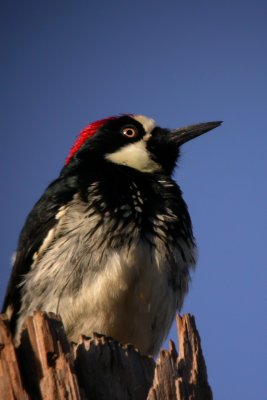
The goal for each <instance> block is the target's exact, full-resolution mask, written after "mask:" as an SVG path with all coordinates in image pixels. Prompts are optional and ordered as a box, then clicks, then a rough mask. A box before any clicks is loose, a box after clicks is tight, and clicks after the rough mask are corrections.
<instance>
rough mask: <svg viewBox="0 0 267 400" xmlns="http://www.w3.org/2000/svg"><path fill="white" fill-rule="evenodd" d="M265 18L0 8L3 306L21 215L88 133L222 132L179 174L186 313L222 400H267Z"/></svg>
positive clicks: (134, 5)
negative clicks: (190, 267) (187, 223)
mask: <svg viewBox="0 0 267 400" xmlns="http://www.w3.org/2000/svg"><path fill="white" fill-rule="evenodd" d="M266 20H267V3H266V1H265V0H262V1H261V0H255V1H253V2H252V1H241V0H239V1H235V0H233V1H229V0H224V1H220V2H218V1H211V0H201V1H185V0H184V1H180V0H176V1H174V0H167V1H165V2H163V1H155V0H154V1H152V0H142V1H141V0H136V1H134V2H130V1H126V0H124V1H122V0H118V1H113V2H110V1H107V0H106V1H98V2H93V1H91V2H89V1H85V0H84V1H76V2H75V1H69V0H64V1H51V0H50V1H49V0H46V1H41V0H39V1H35V0H31V1H29V0H24V1H19V0H12V1H10V0H9V1H8V0H3V1H2V2H1V5H0V31H1V104H0V106H1V114H2V115H1V120H0V127H1V146H0V152H1V169H0V174H1V186H2V188H1V193H2V196H1V210H0V212H1V225H2V229H1V253H0V258H1V260H0V261H1V272H0V274H1V275H0V298H1V299H0V300H2V298H3V295H4V290H5V286H6V283H7V280H8V276H9V271H10V259H11V255H12V253H13V251H14V250H15V248H16V243H17V238H18V234H19V232H20V229H21V227H22V225H23V223H24V220H25V217H26V215H27V213H28V212H29V211H30V209H31V207H32V205H33V204H34V202H35V201H36V200H37V199H38V198H39V196H40V195H41V194H42V192H43V190H44V188H45V187H46V186H47V185H48V183H49V182H50V181H51V180H52V179H53V178H55V177H56V176H57V174H58V172H59V170H60V169H61V167H62V165H63V163H64V159H65V157H66V156H67V154H68V151H69V149H70V147H71V145H72V143H73V141H74V138H75V136H76V135H77V134H78V133H79V131H80V130H81V128H82V127H84V126H85V125H86V124H87V123H89V122H91V121H94V120H96V119H98V118H102V117H106V116H109V115H113V114H118V113H124V112H130V113H141V114H145V115H148V116H151V117H153V118H154V119H156V120H157V122H158V124H159V125H161V126H164V127H179V126H183V125H184V124H191V123H197V122H201V121H209V120H211V121H212V120H223V121H224V124H223V126H222V127H221V128H219V129H216V130H215V131H212V132H210V133H208V134H207V135H204V136H202V137H201V138H198V139H196V140H195V141H192V142H189V143H188V144H186V145H185V146H184V147H183V152H182V154H183V155H182V159H181V161H180V167H179V169H177V171H176V174H175V178H176V180H177V181H178V183H179V184H180V186H181V187H182V190H183V192H184V197H185V199H186V201H187V203H188V206H189V208H190V213H191V216H192V219H193V224H194V231H195V236H196V238H197V241H198V247H199V262H198V266H197V270H196V272H195V273H194V274H193V279H192V285H191V289H190V293H189V295H188V297H187V299H186V302H185V305H184V309H183V312H190V313H192V314H194V315H195V317H196V321H197V325H198V329H199V331H200V335H201V338H202V345H203V350H204V355H205V358H206V362H207V368H208V374H209V380H210V384H211V386H212V388H213V392H214V397H215V399H218V400H223V399H234V398H235V399H252V398H253V399H263V398H266V397H267V384H266V360H267V352H266V336H267V315H266V314H267V313H266V309H267V299H266V297H267V296H266V281H267V270H266V266H267V256H266V236H267V235H266V226H267V224H266V223H267V211H266V203H267V200H266V199H267V188H266V186H267V185H266V172H267V157H266V152H267V132H266V125H267V122H266V113H267V45H266V37H267V24H266ZM170 337H172V338H173V339H175V340H176V333H175V331H174V330H172V331H171V332H170Z"/></svg>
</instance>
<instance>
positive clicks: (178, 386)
mask: <svg viewBox="0 0 267 400" xmlns="http://www.w3.org/2000/svg"><path fill="white" fill-rule="evenodd" d="M177 328H178V337H179V348H180V354H179V355H178V354H177V351H176V348H175V345H174V343H173V342H172V341H170V349H169V350H161V352H160V355H159V358H158V360H157V362H156V363H155V362H154V360H153V358H152V357H148V356H143V355H142V354H140V353H139V351H138V350H137V349H135V348H134V347H133V346H132V345H122V344H120V343H118V342H117V341H116V340H113V339H112V338H109V337H106V336H103V335H99V334H95V335H94V337H93V338H88V337H85V336H81V339H80V342H79V343H78V344H77V345H73V344H72V345H71V344H70V343H69V342H68V340H67V338H66V334H65V331H64V327H63V324H62V322H61V320H60V318H59V317H57V316H55V315H53V314H46V313H43V312H36V313H35V314H34V315H33V316H32V317H28V318H27V320H26V322H25V325H24V329H23V332H22V336H21V343H20V345H19V347H17V348H16V347H15V346H14V343H13V340H12V337H11V334H10V331H9V323H8V320H7V318H6V316H4V315H2V316H1V317H0V399H1V400H15V399H16V400H30V399H34V400H35V399H38V400H39V399H47V400H63V399H71V400H85V399H88V400H102V399H103V400H128V399H129V400H130V399H131V400H146V399H147V400H193V399H194V400H211V399H212V392H211V389H210V386H209V384H208V379H207V371H206V365H205V361H204V357H203V354H202V350H201V343H200V337H199V334H198V332H197V329H196V325H195V320H194V317H193V316H190V315H189V314H186V315H184V316H183V317H180V316H177Z"/></svg>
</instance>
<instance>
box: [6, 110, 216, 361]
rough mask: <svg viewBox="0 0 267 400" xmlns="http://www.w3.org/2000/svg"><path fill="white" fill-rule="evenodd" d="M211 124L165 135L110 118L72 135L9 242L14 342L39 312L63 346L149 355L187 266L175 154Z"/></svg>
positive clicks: (144, 124) (192, 257)
mask: <svg viewBox="0 0 267 400" xmlns="http://www.w3.org/2000/svg"><path fill="white" fill-rule="evenodd" d="M220 124H221V121H214V122H205V123H199V124H195V125H190V126H186V127H184V128H178V129H167V128H161V127H160V126H158V125H157V123H156V122H155V120H154V119H152V118H150V117H147V116H144V115H139V114H120V115H116V116H112V117H108V118H104V119H101V120H97V121H96V122H93V123H90V124H89V125H87V126H86V127H85V128H84V129H83V130H82V131H81V133H80V134H79V135H78V136H77V138H76V140H75V141H74V144H73V146H72V147H71V150H70V152H69V155H68V156H67V158H66V161H65V164H64V165H63V168H62V169H61V171H60V173H59V176H58V177H57V178H56V179H55V180H54V181H53V182H52V183H51V184H50V185H49V186H48V187H47V189H46V190H45V191H44V193H43V195H42V196H41V197H40V199H39V200H38V201H37V203H36V204H35V205H34V207H33V209H32V210H31V212H30V213H29V215H28V217H27V218H26V221H25V224H24V226H23V228H22V230H21V233H20V236H19V240H18V246H17V251H16V253H15V257H14V262H13V268H12V272H11V276H10V279H9V283H8V286H7V290H6V295H5V299H4V304H3V312H5V313H6V314H7V316H8V317H9V319H10V326H11V330H12V334H13V335H14V340H15V341H17V342H18V343H19V340H20V339H19V338H20V335H21V331H22V327H23V322H24V320H25V318H26V317H27V316H29V315H32V314H33V313H34V312H35V311H36V310H42V311H46V312H53V313H56V314H59V315H60V316H61V318H62V321H63V324H64V327H65V331H66V334H67V337H68V339H69V340H70V341H73V342H77V341H78V339H79V337H80V335H81V334H84V335H86V336H92V335H93V333H94V332H97V333H100V334H104V335H107V336H109V337H112V338H114V339H116V340H118V341H119V342H121V343H124V344H127V343H131V344H132V345H133V346H135V347H136V348H137V349H138V350H139V351H140V352H141V353H142V354H145V355H156V354H157V353H158V352H159V349H160V346H161V345H162V343H163V341H164V339H165V337H166V336H167V334H168V332H169V330H170V327H171V324H172V322H173V320H174V318H175V315H176V312H177V311H179V310H181V307H182V305H183V301H184V298H185V295H186V294H187V292H188V288H189V284H190V279H191V272H192V271H193V269H194V267H195V264H196V241H195V238H194V234H193V228H192V223H191V218H190V215H189V211H188V207H187V205H186V203H185V201H184V199H183V195H182V191H181V189H180V187H179V185H178V184H177V183H176V181H175V180H174V178H173V174H174V171H175V168H176V165H177V161H178V159H179V157H180V150H181V146H182V145H183V144H184V143H186V142H188V141H190V140H192V139H194V138H196V137H198V136H200V135H202V134H204V133H206V132H208V131H210V130H212V129H214V128H216V127H218V126H219V125H220Z"/></svg>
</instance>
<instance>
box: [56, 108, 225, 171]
mask: <svg viewBox="0 0 267 400" xmlns="http://www.w3.org/2000/svg"><path fill="white" fill-rule="evenodd" d="M220 124H221V121H215V122H205V123H200V124H196V125H190V126H186V127H184V128H178V129H165V128H160V127H159V126H157V124H156V122H155V121H154V120H153V119H151V118H148V117H146V116H143V115H132V114H127V115H122V116H118V117H110V118H106V119H103V120H99V121H96V122H93V123H92V124H90V125H88V126H87V127H86V128H85V129H84V130H83V131H82V132H81V133H80V135H79V136H78V138H77V140H76V141H75V143H74V145H73V147H72V149H71V151H70V153H69V155H68V157H67V159H66V164H65V168H64V169H67V170H71V169H73V168H77V167H78V166H82V167H85V166H89V165H90V164H91V165H92V163H94V165H95V164H97V165H98V164H99V163H102V162H105V163H113V164H117V165H120V166H124V167H128V168H133V169H135V170H138V171H141V172H144V173H156V172H163V173H165V174H168V175H171V174H172V172H173V170H174V167H175V165H176V161H177V159H178V157H179V154H180V147H181V145H183V144H184V143H186V142H187V141H189V140H191V139H194V138H196V137H198V136H200V135H202V134H204V133H206V132H208V131H210V130H211V129H214V128H216V127H218V126H219V125H220Z"/></svg>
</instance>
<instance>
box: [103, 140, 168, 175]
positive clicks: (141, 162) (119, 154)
mask: <svg viewBox="0 0 267 400" xmlns="http://www.w3.org/2000/svg"><path fill="white" fill-rule="evenodd" d="M105 158H106V159H107V160H109V161H112V162H113V163H115V164H120V165H127V166H128V167H131V168H134V169H137V170H138V171H142V172H156V171H160V170H161V166H160V165H159V164H157V163H156V162H155V161H153V160H152V159H151V158H150V154H149V152H148V150H147V148H146V142H145V141H144V140H139V142H135V143H130V144H128V145H126V146H124V147H122V148H121V149H119V150H118V151H115V152H114V153H110V154H107V155H106V156H105Z"/></svg>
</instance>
